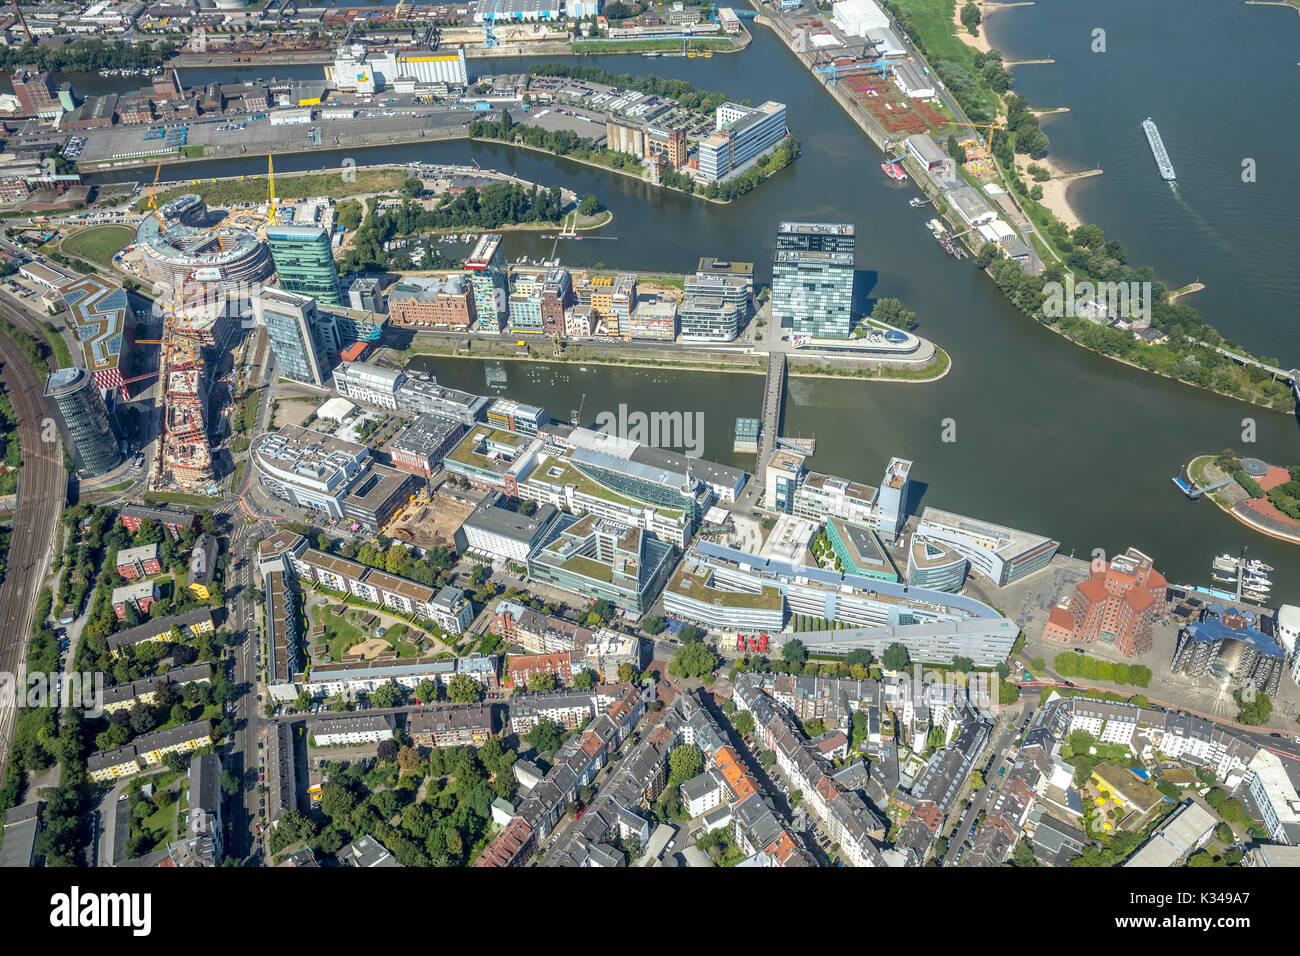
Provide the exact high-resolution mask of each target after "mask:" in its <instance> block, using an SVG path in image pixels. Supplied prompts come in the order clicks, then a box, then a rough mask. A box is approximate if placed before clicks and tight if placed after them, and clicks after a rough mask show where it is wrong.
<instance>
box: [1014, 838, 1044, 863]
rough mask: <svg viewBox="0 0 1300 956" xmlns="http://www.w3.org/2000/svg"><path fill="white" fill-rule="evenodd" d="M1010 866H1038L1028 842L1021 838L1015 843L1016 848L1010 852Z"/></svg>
mask: <svg viewBox="0 0 1300 956" xmlns="http://www.w3.org/2000/svg"><path fill="white" fill-rule="evenodd" d="M1011 865H1012V866H1019V867H1031V866H1038V861H1037V860H1036V859H1034V851H1033V848H1032V847H1030V845H1029V841H1028V840H1026V839H1024V838H1023V837H1022V838H1021V839H1020V841H1019V842H1018V843H1016V848H1015V849H1014V850H1012V851H1011Z"/></svg>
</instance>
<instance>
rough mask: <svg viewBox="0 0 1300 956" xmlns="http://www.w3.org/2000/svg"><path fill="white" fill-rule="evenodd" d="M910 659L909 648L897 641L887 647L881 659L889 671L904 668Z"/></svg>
mask: <svg viewBox="0 0 1300 956" xmlns="http://www.w3.org/2000/svg"><path fill="white" fill-rule="evenodd" d="M910 661H911V657H910V656H909V655H908V653H907V648H906V647H904V646H903V645H902V644H899V643H898V642H897V641H895V642H894V643H893V644H890V645H889V646H888V647H887V648H885V653H884V656H882V657H881V659H880V663H881V665H882V666H883V667H884V668H885V670H888V671H901V670H904V669H905V668H906V667H907V665H908V663H909V662H910Z"/></svg>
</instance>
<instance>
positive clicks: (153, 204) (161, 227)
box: [149, 159, 167, 235]
mask: <svg viewBox="0 0 1300 956" xmlns="http://www.w3.org/2000/svg"><path fill="white" fill-rule="evenodd" d="M161 172H162V160H161V159H160V160H158V166H157V167H156V168H155V169H154V171H153V182H152V183H150V184H149V208H150V209H152V210H153V213H154V215H155V216H157V218H158V231H159V232H161V233H162V234H163V235H166V234H167V225H166V223H164V222H163V217H162V216H160V215H158V200H157V199H155V198H154V190H155V189H157V188H158V174H159V173H161Z"/></svg>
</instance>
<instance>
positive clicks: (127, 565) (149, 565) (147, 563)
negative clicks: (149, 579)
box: [117, 544, 162, 581]
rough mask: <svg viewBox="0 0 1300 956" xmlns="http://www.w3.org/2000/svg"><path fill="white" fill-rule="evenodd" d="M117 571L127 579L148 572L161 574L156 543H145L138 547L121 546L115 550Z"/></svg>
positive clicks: (143, 575)
mask: <svg viewBox="0 0 1300 956" xmlns="http://www.w3.org/2000/svg"><path fill="white" fill-rule="evenodd" d="M117 573H118V574H120V575H122V577H124V578H126V579H127V580H128V581H130V580H133V579H135V578H142V577H145V576H146V575H150V574H161V573H162V563H161V562H160V561H159V560H158V545H156V544H145V545H141V546H140V547H138V548H123V549H122V550H121V551H119V552H117Z"/></svg>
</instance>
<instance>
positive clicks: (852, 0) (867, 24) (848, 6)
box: [831, 0, 889, 37]
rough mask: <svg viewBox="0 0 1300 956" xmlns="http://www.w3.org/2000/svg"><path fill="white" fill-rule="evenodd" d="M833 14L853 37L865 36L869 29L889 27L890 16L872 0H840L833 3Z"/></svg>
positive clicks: (842, 28) (842, 27)
mask: <svg viewBox="0 0 1300 956" xmlns="http://www.w3.org/2000/svg"><path fill="white" fill-rule="evenodd" d="M831 15H832V16H834V18H835V22H836V23H837V24H839V27H840V29H841V30H843V31H844V32H845V33H846V34H847V35H849V36H852V37H865V36H866V35H867V31H868V30H887V29H889V17H887V16H885V11H883V10H881V9H880V7H879V6H877V5H876V4H875V3H873V2H872V0H839V2H838V3H835V4H834V5H832V7H831Z"/></svg>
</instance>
